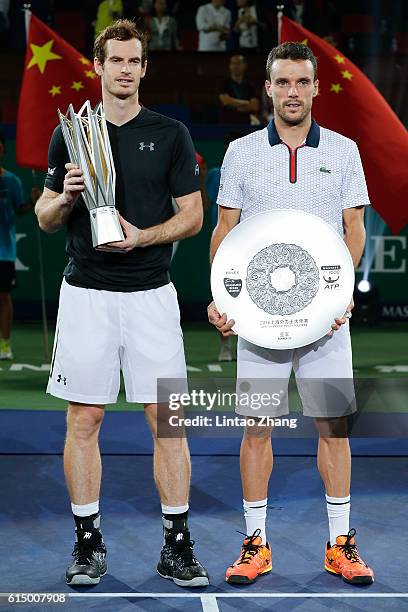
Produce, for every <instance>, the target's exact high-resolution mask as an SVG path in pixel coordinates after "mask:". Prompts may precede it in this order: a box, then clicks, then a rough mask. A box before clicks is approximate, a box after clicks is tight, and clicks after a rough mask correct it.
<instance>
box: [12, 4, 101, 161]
mask: <svg viewBox="0 0 408 612" xmlns="http://www.w3.org/2000/svg"><path fill="white" fill-rule="evenodd" d="M100 99H101V84H100V80H99V77H98V76H97V75H96V74H95V72H94V69H93V65H92V63H91V62H90V61H89V60H88V59H86V58H85V57H84V56H83V55H82V54H81V53H79V52H78V51H77V50H76V49H74V48H73V47H71V45H69V44H68V43H67V42H65V40H63V39H62V38H61V37H60V36H58V35H57V34H56V33H55V32H53V31H52V30H51V29H50V28H49V27H48V26H46V25H45V24H44V23H43V22H42V21H40V20H39V19H38V18H37V17H35V16H34V15H31V21H30V29H29V34H28V41H27V52H26V58H25V62H24V74H23V84H22V87H21V92H20V100H19V105H18V115H17V139H16V153H17V163H18V164H20V166H29V167H30V168H34V169H36V170H45V169H46V168H47V153H48V144H49V141H50V138H51V135H52V132H53V130H54V128H55V126H56V125H57V124H58V116H57V109H58V108H59V109H60V110H61V112H63V113H65V112H66V110H67V107H68V105H69V104H70V103H72V104H73V106H74V108H75V110H78V109H79V108H80V107H81V106H82V104H83V103H84V102H85V100H90V101H91V103H92V105H95V104H96V103H97V102H98V101H99V100H100Z"/></svg>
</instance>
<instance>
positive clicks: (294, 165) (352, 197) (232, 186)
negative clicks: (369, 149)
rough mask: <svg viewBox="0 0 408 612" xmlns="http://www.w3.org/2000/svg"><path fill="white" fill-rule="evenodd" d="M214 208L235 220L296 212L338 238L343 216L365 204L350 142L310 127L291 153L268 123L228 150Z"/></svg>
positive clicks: (357, 159)
mask: <svg viewBox="0 0 408 612" xmlns="http://www.w3.org/2000/svg"><path fill="white" fill-rule="evenodd" d="M217 204H219V205H221V206H225V207H227V208H240V209H241V211H242V212H241V217H240V219H241V220H245V219H247V218H248V217H250V216H252V215H255V214H257V213H260V212H264V211H267V210H271V209H274V208H291V209H296V210H302V211H305V212H308V213H312V214H314V215H316V216H318V217H321V218H322V219H324V221H326V222H327V223H329V224H330V225H331V226H332V227H334V228H335V229H336V231H337V232H338V233H339V234H340V235H341V236H343V233H344V232H343V215H342V213H343V210H344V209H345V208H354V207H356V206H367V205H369V204H370V200H369V197H368V193H367V186H366V182H365V177H364V171H363V167H362V164H361V159H360V154H359V151H358V148H357V145H356V143H355V142H354V141H353V140H350V139H349V138H346V137H345V136H342V135H341V134H338V133H337V132H333V131H332V130H327V129H325V128H322V127H320V126H319V125H318V124H317V123H316V122H315V121H312V125H311V128H310V130H309V133H308V135H307V138H306V141H305V143H304V144H303V145H301V146H300V147H297V148H296V149H291V148H290V147H289V146H288V145H287V144H285V143H284V142H282V140H281V139H280V137H279V134H278V132H277V130H276V127H275V123H274V121H273V120H272V121H271V122H270V123H269V125H268V126H267V127H266V128H264V129H263V130H259V131H257V132H253V133H252V134H248V135H247V136H244V137H243V138H239V139H237V140H235V141H234V142H232V143H231V144H230V145H229V147H228V150H227V152H226V154H225V157H224V161H223V164H222V167H221V181H220V189H219V192H218V198H217Z"/></svg>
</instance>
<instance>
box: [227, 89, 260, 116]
mask: <svg viewBox="0 0 408 612" xmlns="http://www.w3.org/2000/svg"><path fill="white" fill-rule="evenodd" d="M218 97H219V100H220V102H221V104H223V106H229V107H231V108H235V110H237V111H238V112H242V113H257V112H258V110H259V99H258V98H251V99H250V100H241V99H240V98H233V97H232V96H230V95H229V94H227V93H222V94H220V95H219V96H218Z"/></svg>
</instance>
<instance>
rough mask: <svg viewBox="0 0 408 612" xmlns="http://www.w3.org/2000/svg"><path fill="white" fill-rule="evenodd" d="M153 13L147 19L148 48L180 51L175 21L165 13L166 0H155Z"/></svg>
mask: <svg viewBox="0 0 408 612" xmlns="http://www.w3.org/2000/svg"><path fill="white" fill-rule="evenodd" d="M154 13H155V14H154V15H153V17H151V18H150V19H149V20H148V22H147V23H148V35H149V49H151V50H152V51H173V50H174V49H177V51H181V48H182V47H181V45H180V42H179V40H178V38H177V23H176V20H175V19H174V17H169V16H168V15H167V1H166V0H156V2H155V3H154Z"/></svg>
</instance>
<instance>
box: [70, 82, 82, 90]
mask: <svg viewBox="0 0 408 612" xmlns="http://www.w3.org/2000/svg"><path fill="white" fill-rule="evenodd" d="M83 88H84V86H83V84H82V81H73V82H72V85H71V89H75V91H79V90H80V89H83Z"/></svg>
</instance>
